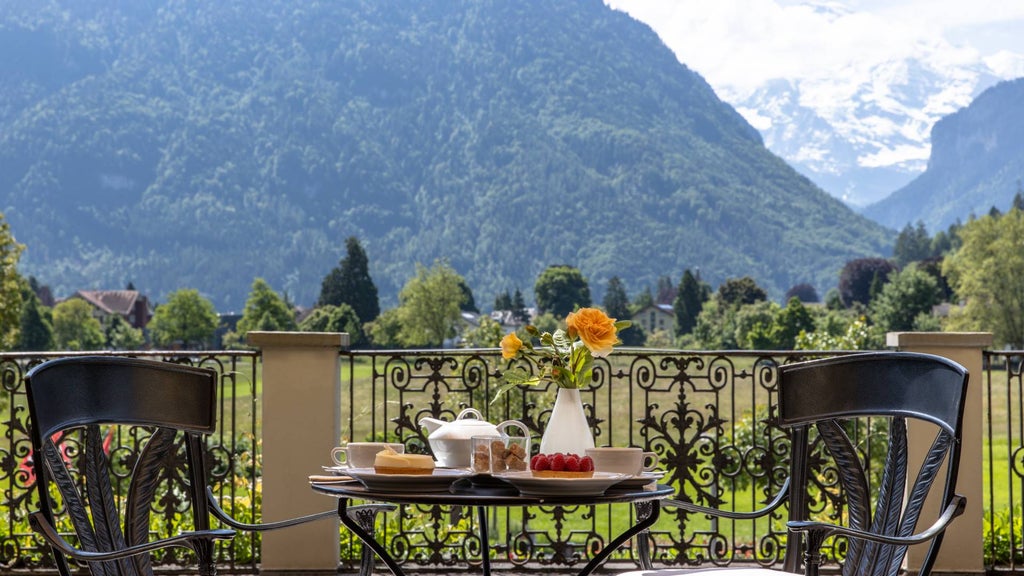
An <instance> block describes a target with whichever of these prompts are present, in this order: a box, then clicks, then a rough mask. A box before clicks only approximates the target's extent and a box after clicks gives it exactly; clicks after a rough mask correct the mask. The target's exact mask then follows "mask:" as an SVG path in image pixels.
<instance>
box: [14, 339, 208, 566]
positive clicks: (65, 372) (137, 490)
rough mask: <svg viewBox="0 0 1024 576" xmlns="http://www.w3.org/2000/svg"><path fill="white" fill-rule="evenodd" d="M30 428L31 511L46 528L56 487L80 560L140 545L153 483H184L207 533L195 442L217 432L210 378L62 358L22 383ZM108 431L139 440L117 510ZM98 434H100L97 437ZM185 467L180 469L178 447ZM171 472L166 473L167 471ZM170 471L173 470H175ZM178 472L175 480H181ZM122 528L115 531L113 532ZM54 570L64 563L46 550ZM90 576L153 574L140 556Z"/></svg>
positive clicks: (199, 447)
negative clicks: (83, 553) (123, 431)
mask: <svg viewBox="0 0 1024 576" xmlns="http://www.w3.org/2000/svg"><path fill="white" fill-rule="evenodd" d="M25 382H26V388H27V397H28V408H29V414H30V417H31V422H32V433H31V438H32V450H33V466H34V469H35V474H36V484H37V486H38V494H39V507H40V510H41V512H42V513H43V515H44V517H45V518H46V519H47V520H48V521H50V523H51V524H52V523H53V517H54V510H55V509H54V503H52V502H51V498H50V495H49V488H50V487H55V488H56V490H57V491H58V492H59V494H60V498H61V502H60V503H59V504H58V506H59V508H57V510H62V512H63V513H65V514H66V515H67V517H68V518H69V519H70V522H71V524H72V526H73V527H74V530H75V534H76V536H77V537H78V539H79V542H80V547H81V548H82V549H83V550H90V551H97V552H110V551H114V550H118V549H121V548H124V547H125V546H130V545H133V544H138V543H142V542H146V541H147V540H148V539H149V530H150V521H149V520H150V511H151V508H152V507H153V505H154V499H155V498H157V497H158V496H160V497H165V496H167V494H166V493H165V492H166V486H164V488H163V490H164V492H161V491H160V490H161V483H162V482H165V481H166V480H167V478H168V477H173V476H175V475H177V474H185V476H184V478H181V479H183V480H185V484H186V485H185V486H182V488H183V492H184V493H185V494H184V496H185V498H187V500H188V502H187V503H188V506H189V508H190V509H191V514H192V521H193V523H194V524H193V526H194V528H195V529H196V530H205V529H207V528H209V509H208V507H207V503H206V496H205V486H206V469H205V463H204V457H203V444H202V442H203V440H202V436H203V435H205V434H209V433H211V432H213V431H214V429H215V427H216V391H217V386H216V384H217V377H216V373H214V372H213V371H211V370H206V369H201V368H194V367H189V366H181V365H176V364H169V363H165V362H156V361H150V360H139V359H132V358H123V357H108V356H88V357H77V358H63V359H59V360H53V361H50V362H46V363H44V364H40V365H39V366H36V367H35V368H33V369H32V370H30V371H29V373H28V374H27V375H26V377H25ZM112 425H125V426H133V427H140V428H134V430H135V432H134V433H136V434H138V435H139V437H140V438H143V439H144V440H143V441H142V442H141V446H140V449H139V451H138V453H137V454H135V453H133V454H130V455H128V457H127V458H122V457H118V458H117V459H116V460H117V462H118V464H117V465H118V467H120V466H122V465H124V462H123V461H124V460H128V461H133V462H130V463H131V464H132V470H131V472H130V475H129V478H128V480H127V489H126V491H125V492H124V494H125V495H124V498H123V500H124V505H123V507H122V508H123V511H120V510H119V506H118V502H117V499H116V497H115V494H116V493H119V491H118V490H116V489H115V486H117V485H119V484H121V482H120V481H119V480H118V479H114V480H112V479H111V472H112V464H111V457H110V455H108V454H107V450H106V447H105V446H104V444H105V440H107V437H106V434H108V433H110V431H111V430H112V428H111V426H112ZM104 428H106V430H104ZM182 443H184V447H185V457H184V462H181V459H180V458H179V455H180V454H181V445H182ZM169 463H171V465H172V466H171V467H169ZM178 464H182V465H183V466H181V468H180V470H179V469H175V470H173V471H172V470H171V468H172V467H173V468H177V465H178ZM181 470H183V472H182V471H181ZM122 522H123V528H122ZM53 553H54V556H55V560H56V561H57V565H58V568H59V569H60V571H61V573H62V574H64V575H65V576H68V575H70V570H69V567H68V560H67V558H65V557H64V556H63V554H61V553H60V551H59V550H56V549H54V550H53ZM88 566H89V568H90V569H91V570H92V572H93V574H96V575H97V576H146V575H148V574H152V567H151V565H150V561H149V557H148V555H143V556H139V557H136V558H134V559H127V560H121V561H111V562H102V563H89V564H88Z"/></svg>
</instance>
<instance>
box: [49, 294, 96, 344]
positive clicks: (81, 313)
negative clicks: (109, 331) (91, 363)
mask: <svg viewBox="0 0 1024 576" xmlns="http://www.w3.org/2000/svg"><path fill="white" fill-rule="evenodd" d="M53 340H54V344H55V345H56V347H57V349H58V350H100V349H102V348H103V342H104V340H105V338H104V336H103V326H102V325H100V321H99V320H97V319H96V318H94V317H93V315H92V305H90V304H89V303H88V302H86V301H85V300H82V299H81V298H69V299H67V300H65V301H63V302H61V303H60V304H57V305H56V306H55V307H54V308H53Z"/></svg>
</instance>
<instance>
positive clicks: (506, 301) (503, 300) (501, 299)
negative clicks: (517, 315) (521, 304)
mask: <svg viewBox="0 0 1024 576" xmlns="http://www.w3.org/2000/svg"><path fill="white" fill-rule="evenodd" d="M494 309H495V310H511V309H512V297H511V296H509V294H508V290H505V291H504V292H502V293H501V294H498V296H497V297H496V298H495V299H494Z"/></svg>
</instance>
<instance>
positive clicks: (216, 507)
mask: <svg viewBox="0 0 1024 576" xmlns="http://www.w3.org/2000/svg"><path fill="white" fill-rule="evenodd" d="M206 500H207V501H208V502H209V505H210V512H212V513H213V515H214V516H215V517H216V518H217V519H218V520H220V521H221V522H223V523H224V524H227V525H228V526H230V527H232V528H234V529H236V530H244V531H246V532H264V531H267V530H277V529H278V528H287V527H289V526H297V525H299V524H305V523H306V522H313V521H315V520H323V519H324V518H330V517H332V516H337V514H338V511H337V510H335V509H331V510H324V511H323V512H317V513H316V514H308V515H306V516H299V517H297V518H289V519H288V520H280V521H277V522H266V523H260V524H248V523H245V522H239V521H238V520H235V519H234V518H232V517H231V516H230V515H228V513H227V512H225V511H224V509H223V508H221V507H220V502H218V501H217V496H216V495H215V494H214V493H213V489H212V488H210V487H209V486H207V487H206Z"/></svg>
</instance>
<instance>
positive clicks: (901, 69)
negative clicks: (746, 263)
mask: <svg viewBox="0 0 1024 576" xmlns="http://www.w3.org/2000/svg"><path fill="white" fill-rule="evenodd" d="M997 81H998V78H996V77H994V76H993V75H991V74H989V73H987V72H985V71H982V70H978V69H976V68H975V69H939V68H937V67H935V66H931V65H929V63H927V62H924V61H920V60H903V61H892V62H887V63H884V64H880V65H876V66H873V67H870V68H869V69H865V70H847V71H840V72H839V73H838V74H837V75H836V77H833V78H829V79H804V80H773V81H771V82H769V83H768V84H766V85H763V86H762V87H761V88H759V89H757V90H755V91H754V92H753V93H751V94H749V95H747V96H741V95H736V94H728V93H722V92H727V91H722V90H720V91H719V92H720V94H721V95H722V96H723V98H724V99H725V100H726V101H728V102H731V103H732V104H733V106H735V107H736V109H737V110H738V111H739V112H740V113H741V114H743V115H744V117H746V118H747V120H748V121H749V122H750V123H751V124H752V125H754V127H756V128H757V129H758V130H760V132H761V134H762V136H763V137H764V141H765V144H766V145H767V146H768V148H769V149H770V150H772V151H773V152H775V153H776V154H778V155H779V156H781V157H782V158H784V159H785V160H786V161H787V162H789V163H790V164H791V165H793V166H794V167H795V168H796V169H797V170H799V171H800V172H801V173H803V174H804V175H805V176H807V177H808V178H810V179H811V180H812V181H814V182H815V183H816V184H818V185H819V186H820V187H821V188H823V189H824V190H826V191H827V192H829V193H830V194H832V195H833V196H837V197H839V198H842V199H843V200H844V201H846V202H847V203H848V204H851V205H853V206H857V207H863V206H865V205H867V204H871V203H873V202H876V201H878V200H881V199H882V198H884V197H885V196H887V195H888V194H890V193H892V192H893V191H895V190H897V189H899V188H901V187H903V186H904V185H906V184H907V183H908V182H910V181H911V180H913V179H914V178H915V177H917V176H918V175H919V174H921V172H923V171H924V169H925V167H926V164H927V162H928V154H929V151H930V149H931V144H930V142H929V135H930V132H931V128H932V126H933V125H934V124H935V122H936V121H938V120H939V119H940V118H942V117H943V116H946V115H948V114H951V113H953V112H955V111H957V110H958V109H960V108H961V107H964V106H967V105H968V104H969V103H970V102H971V100H972V99H973V98H974V97H975V96H976V95H978V94H980V93H981V92H982V91H983V90H985V89H986V88H988V87H990V86H992V85H993V84H995V83H996V82H997Z"/></svg>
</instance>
